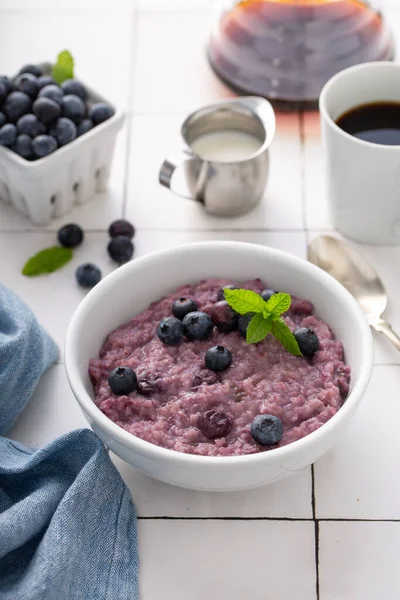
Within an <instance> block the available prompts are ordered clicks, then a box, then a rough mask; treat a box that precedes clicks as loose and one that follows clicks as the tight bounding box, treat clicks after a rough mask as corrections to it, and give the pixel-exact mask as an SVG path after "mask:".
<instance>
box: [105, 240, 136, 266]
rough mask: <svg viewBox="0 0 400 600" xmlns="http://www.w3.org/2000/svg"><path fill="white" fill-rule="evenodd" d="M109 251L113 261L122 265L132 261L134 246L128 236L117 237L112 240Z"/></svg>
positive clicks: (108, 247)
mask: <svg viewBox="0 0 400 600" xmlns="http://www.w3.org/2000/svg"><path fill="white" fill-rule="evenodd" d="M107 250H108V254H109V255H110V257H111V258H112V260H113V261H115V262H116V263H118V264H119V265H122V264H124V263H126V262H128V261H129V260H131V258H132V256H133V251H134V246H133V243H132V241H131V239H130V238H129V237H128V236H127V235H117V236H116V237H113V238H111V240H110V242H109V244H108V246H107Z"/></svg>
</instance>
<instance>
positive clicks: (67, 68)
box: [51, 50, 74, 85]
mask: <svg viewBox="0 0 400 600" xmlns="http://www.w3.org/2000/svg"><path fill="white" fill-rule="evenodd" d="M51 76H52V78H53V79H54V81H56V83H58V84H59V85H61V84H62V82H63V81H65V80H66V79H73V77H74V59H73V56H72V54H71V53H70V52H68V50H63V52H60V54H59V55H58V56H57V62H56V63H55V64H54V65H53V67H52V69H51Z"/></svg>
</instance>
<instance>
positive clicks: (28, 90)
mask: <svg viewBox="0 0 400 600" xmlns="http://www.w3.org/2000/svg"><path fill="white" fill-rule="evenodd" d="M14 87H15V89H16V90H19V91H20V92H24V93H25V94H27V95H28V96H30V97H31V98H36V96H37V93H38V85H37V79H36V77H35V76H34V75H31V73H23V74H22V75H18V77H17V78H16V80H15V82H14Z"/></svg>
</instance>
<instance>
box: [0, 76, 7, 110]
mask: <svg viewBox="0 0 400 600" xmlns="http://www.w3.org/2000/svg"><path fill="white" fill-rule="evenodd" d="M6 96H7V88H6V86H5V84H4V83H2V82H1V81H0V105H1V104H3V102H4V100H5V99H6Z"/></svg>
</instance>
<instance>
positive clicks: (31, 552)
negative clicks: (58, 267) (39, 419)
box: [0, 285, 139, 600]
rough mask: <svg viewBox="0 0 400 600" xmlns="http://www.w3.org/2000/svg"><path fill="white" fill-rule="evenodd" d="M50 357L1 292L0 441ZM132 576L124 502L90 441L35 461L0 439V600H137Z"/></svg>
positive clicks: (72, 436) (60, 444) (130, 513)
mask: <svg viewBox="0 0 400 600" xmlns="http://www.w3.org/2000/svg"><path fill="white" fill-rule="evenodd" d="M57 355H58V351H57V347H56V345H55V343H54V342H53V341H52V339H51V338H50V337H49V336H48V335H47V333H46V332H45V331H44V330H43V329H42V328H41V327H40V326H39V324H38V323H37V321H36V319H35V317H34V316H33V314H32V312H31V311H30V310H29V309H28V308H27V307H26V306H25V304H24V303H23V302H21V300H20V299H19V298H18V297H17V296H15V294H13V293H12V292H10V291H9V290H7V289H6V288H5V287H3V286H1V285H0V433H2V434H4V433H5V432H6V431H7V430H8V429H9V428H10V427H11V425H12V424H13V422H14V421H15V419H16V418H17V416H18V414H19V413H20V412H21V410H22V409H23V407H24V406H25V404H26V403H27V402H28V400H29V398H30V397H31V395H32V393H33V391H34V390H35V388H36V385H37V383H38V381H39V379H40V376H41V375H42V373H43V372H44V371H45V370H46V369H47V368H48V367H49V366H50V365H51V364H52V363H53V362H54V361H55V360H56V358H57ZM55 392H56V391H55ZM138 568H139V558H138V550H137V531H136V515H135V509H134V506H133V504H132V501H131V497H130V493H129V491H128V489H127V488H126V486H125V485H124V483H123V481H122V479H121V477H120V475H119V474H118V472H117V470H116V469H115V467H114V465H113V464H112V462H111V460H110V458H109V456H108V454H107V452H106V450H105V448H104V446H103V445H102V443H101V442H100V440H99V439H98V438H97V437H96V435H95V434H94V433H93V432H92V431H90V430H89V429H82V430H79V431H73V432H70V433H68V434H66V435H63V436H61V437H60V438H58V439H57V440H55V441H54V442H52V443H51V444H49V445H48V446H46V447H45V448H43V449H41V450H37V451H33V450H30V449H28V448H25V447H24V446H22V445H21V444H19V443H17V442H14V441H11V440H9V439H6V438H4V437H0V600H78V599H79V600H103V599H104V600H125V599H126V600H138V598H139V592H138Z"/></svg>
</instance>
